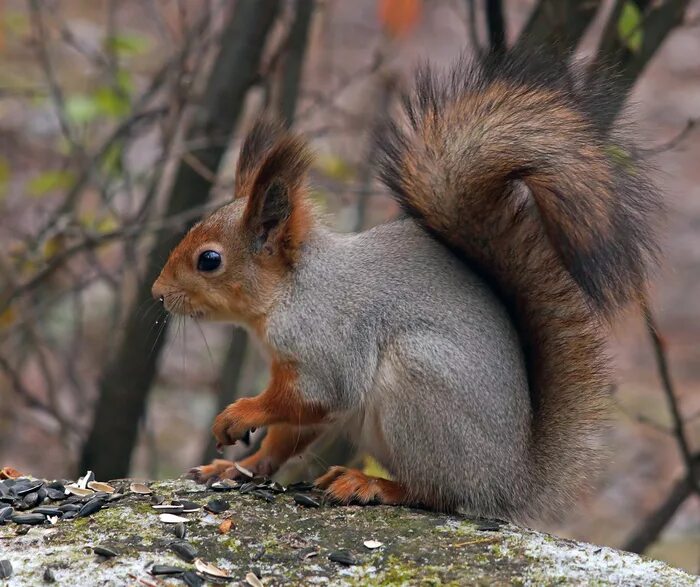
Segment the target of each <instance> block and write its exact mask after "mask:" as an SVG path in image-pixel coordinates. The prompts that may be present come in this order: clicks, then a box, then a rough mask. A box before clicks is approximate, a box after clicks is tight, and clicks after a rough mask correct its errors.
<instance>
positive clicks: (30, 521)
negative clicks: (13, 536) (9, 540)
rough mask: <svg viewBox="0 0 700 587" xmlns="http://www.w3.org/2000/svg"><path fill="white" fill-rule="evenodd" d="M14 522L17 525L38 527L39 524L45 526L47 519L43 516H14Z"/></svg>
mask: <svg viewBox="0 0 700 587" xmlns="http://www.w3.org/2000/svg"><path fill="white" fill-rule="evenodd" d="M12 521H13V522H14V523H15V524H26V525H28V526H36V525H38V524H43V523H44V522H45V521H46V517H45V516H44V515H43V514H15V515H14V516H12Z"/></svg>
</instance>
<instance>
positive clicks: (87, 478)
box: [76, 471, 95, 489]
mask: <svg viewBox="0 0 700 587" xmlns="http://www.w3.org/2000/svg"><path fill="white" fill-rule="evenodd" d="M94 480H95V473H93V472H92V471H88V472H87V473H85V475H84V476H83V477H81V478H80V479H78V482H77V483H76V485H77V486H78V487H80V488H81V489H86V488H87V486H88V483H91V482H92V481H94Z"/></svg>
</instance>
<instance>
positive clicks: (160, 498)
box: [150, 493, 165, 505]
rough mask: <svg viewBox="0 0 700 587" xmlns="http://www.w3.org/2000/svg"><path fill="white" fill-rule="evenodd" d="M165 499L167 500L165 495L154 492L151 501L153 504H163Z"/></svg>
mask: <svg viewBox="0 0 700 587" xmlns="http://www.w3.org/2000/svg"><path fill="white" fill-rule="evenodd" d="M164 501H165V496H164V495H158V494H157V493H154V494H153V495H151V499H150V502H151V504H152V505H162V504H163V502H164Z"/></svg>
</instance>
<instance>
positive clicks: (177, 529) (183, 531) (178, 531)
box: [173, 522, 187, 539]
mask: <svg viewBox="0 0 700 587" xmlns="http://www.w3.org/2000/svg"><path fill="white" fill-rule="evenodd" d="M173 534H175V536H177V537H178V538H180V539H184V538H185V536H187V527H186V526H185V525H184V524H183V523H182V522H178V523H177V524H175V525H174V526H173Z"/></svg>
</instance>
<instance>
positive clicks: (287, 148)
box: [243, 134, 313, 263]
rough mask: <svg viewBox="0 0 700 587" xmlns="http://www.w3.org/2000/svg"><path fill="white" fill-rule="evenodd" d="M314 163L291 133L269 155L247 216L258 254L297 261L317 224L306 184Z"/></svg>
mask: <svg viewBox="0 0 700 587" xmlns="http://www.w3.org/2000/svg"><path fill="white" fill-rule="evenodd" d="M310 163H311V156H310V154H309V151H308V148H307V147H306V143H305V142H304V141H303V140H302V139H300V138H299V137H296V136H294V135H291V134H288V135H285V136H284V137H282V138H281V139H279V140H278V141H277V143H276V144H275V145H273V146H272V148H270V149H269V150H268V151H267V153H266V154H265V158H264V160H263V162H262V164H261V165H260V167H259V169H258V173H257V176H256V177H255V180H254V182H253V185H252V188H251V190H250V196H249V197H248V203H247V205H246V209H245V213H244V215H243V222H244V225H245V227H246V229H247V230H248V233H249V235H250V238H251V241H252V242H251V246H252V249H253V251H254V252H255V253H260V254H264V255H266V256H275V257H277V258H279V259H280V260H282V261H284V262H286V263H293V262H294V261H295V260H296V253H297V251H298V250H299V247H300V246H301V244H302V243H303V242H304V240H305V238H306V236H307V234H308V232H309V229H310V228H311V224H312V222H313V214H312V212H311V207H310V204H309V202H308V200H307V198H306V185H305V181H304V180H305V176H306V171H307V169H308V167H309V165H310Z"/></svg>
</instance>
